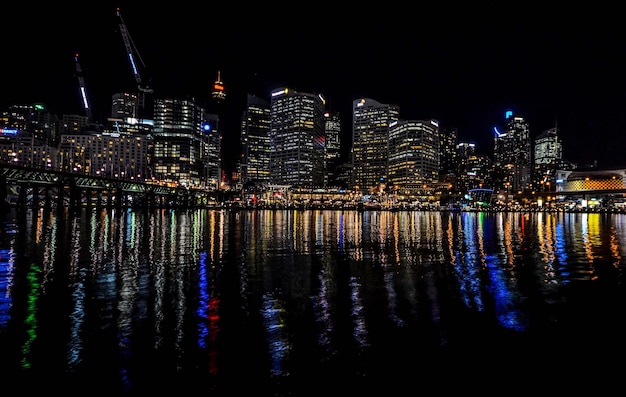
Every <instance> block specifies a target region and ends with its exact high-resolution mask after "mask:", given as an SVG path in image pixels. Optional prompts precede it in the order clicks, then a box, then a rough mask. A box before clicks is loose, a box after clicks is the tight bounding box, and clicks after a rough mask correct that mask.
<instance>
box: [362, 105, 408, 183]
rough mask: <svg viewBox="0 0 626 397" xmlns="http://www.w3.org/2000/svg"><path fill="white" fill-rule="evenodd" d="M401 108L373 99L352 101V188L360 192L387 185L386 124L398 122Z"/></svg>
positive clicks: (387, 137) (387, 149) (387, 136)
mask: <svg viewBox="0 0 626 397" xmlns="http://www.w3.org/2000/svg"><path fill="white" fill-rule="evenodd" d="M399 114H400V108H399V107H398V106H396V105H388V104H383V103H380V102H377V101H375V100H373V99H368V98H362V99H357V100H354V101H353V102H352V188H353V189H355V190H358V191H361V192H369V191H373V190H375V189H378V188H379V186H380V185H381V184H386V181H387V176H388V175H387V174H388V153H389V126H390V125H391V123H393V122H395V121H398V118H399Z"/></svg>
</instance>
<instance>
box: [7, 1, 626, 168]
mask: <svg viewBox="0 0 626 397" xmlns="http://www.w3.org/2000/svg"><path fill="white" fill-rule="evenodd" d="M116 6H119V7H120V9H121V12H122V14H123V16H124V20H125V22H126V24H127V26H128V30H129V32H130V34H131V36H132V38H133V40H134V42H135V44H136V46H137V48H138V50H139V52H140V54H141V56H142V58H143V59H144V60H145V62H146V64H147V67H148V70H149V72H150V76H151V77H152V80H153V87H154V89H155V95H156V96H159V97H193V98H195V99H196V100H197V101H198V102H200V103H201V102H203V101H205V100H206V101H208V100H209V98H210V89H211V84H212V83H213V81H214V80H215V79H216V77H217V73H218V72H220V74H221V79H222V81H223V82H224V84H225V87H226V92H227V98H226V100H225V101H224V103H223V106H222V107H221V108H220V109H219V114H220V123H221V132H222V133H223V135H224V142H225V147H236V146H238V139H239V134H240V131H239V119H240V117H241V115H242V112H243V110H244V108H245V98H246V94H247V93H252V94H254V95H257V96H260V97H265V98H269V95H270V92H271V90H273V89H275V88H277V87H280V86H287V87H290V88H292V89H295V90H297V91H301V92H312V93H321V94H323V95H324V96H325V97H326V98H327V99H328V101H329V110H330V111H336V112H339V113H340V114H341V122H342V145H350V142H349V139H350V135H351V122H352V120H351V113H350V110H351V105H352V101H353V100H355V99H358V98H371V99H374V100H377V101H379V102H383V103H390V104H397V105H398V106H399V107H400V117H401V118H402V119H437V120H438V121H439V122H440V125H441V126H442V127H443V128H445V129H451V128H456V129H457V131H458V134H459V139H460V140H462V141H469V142H474V143H476V144H477V145H478V148H479V151H480V152H481V153H485V154H491V153H492V149H493V147H492V146H493V127H495V126H498V127H502V126H503V125H504V112H505V110H507V109H512V110H513V111H514V112H515V113H516V114H519V115H521V116H523V117H524V118H526V119H527V120H528V122H529V125H530V129H531V134H532V137H533V139H534V137H536V136H537V135H539V134H541V133H542V132H544V131H545V130H548V129H550V128H553V127H555V126H556V127H558V130H559V136H561V137H562V139H563V144H564V153H563V157H564V158H566V159H569V160H572V161H574V162H576V163H578V164H581V165H583V164H590V163H592V162H594V161H598V165H599V166H601V167H620V166H623V165H624V163H625V162H624V161H623V160H622V159H623V155H622V154H621V147H623V145H624V144H625V143H626V142H625V140H626V138H625V137H624V134H623V132H624V131H626V128H625V126H626V112H625V111H624V110H623V108H624V107H625V106H624V105H625V101H624V98H623V97H624V95H623V93H624V92H626V90H625V89H624V78H623V77H622V72H621V70H623V69H624V66H625V64H626V62H625V59H624V56H623V55H622V52H621V51H619V50H620V48H622V47H623V46H624V45H623V44H622V43H621V42H620V39H619V38H620V37H621V36H620V35H619V34H618V31H617V28H615V30H616V31H612V29H613V28H611V27H609V26H608V25H609V24H607V26H603V27H601V28H599V29H595V30H594V31H591V30H590V31H585V30H584V29H581V28H580V26H577V27H576V29H574V26H573V25H575V24H574V23H572V26H565V25H564V24H563V23H562V21H558V23H555V24H552V25H550V24H541V26H540V27H539V28H538V27H537V26H536V24H535V23H531V20H527V21H526V23H525V24H524V23H523V22H524V21H523V19H522V18H521V17H519V18H517V17H516V18H509V19H507V20H503V19H497V18H496V19H494V20H483V19H484V17H477V18H478V19H474V20H472V23H468V22H465V23H457V22H458V20H456V19H446V17H445V16H444V15H438V19H437V21H438V22H439V24H435V23H433V22H424V23H422V24H420V25H419V26H413V25H411V26H409V25H410V24H409V25H407V24H406V21H396V22H397V23H396V25H392V24H386V23H382V22H381V23H380V24H379V25H377V26H376V27H372V28H371V29H362V28H361V29H357V25H358V24H356V23H355V22H356V21H354V20H348V21H347V22H345V23H343V24H341V23H339V22H340V21H337V20H336V19H337V18H338V17H339V15H330V16H329V17H328V18H329V19H326V20H327V21H328V22H329V24H330V25H332V26H335V25H336V26H337V27H332V26H331V28H325V27H324V26H319V29H317V30H316V29H312V28H311V27H310V26H309V25H308V24H309V23H310V21H309V20H308V19H306V18H305V19H301V20H298V23H295V22H293V23H291V24H290V23H285V26H284V27H283V28H282V29H285V32H286V33H285V34H282V35H281V34H279V32H280V29H281V28H280V27H277V26H275V24H274V23H272V22H271V21H275V20H276V19H275V18H270V19H267V22H263V20H262V18H261V17H263V16H267V17H270V16H271V12H269V11H270V10H264V11H265V12H261V13H260V14H259V20H256V21H254V22H245V21H243V20H239V21H237V22H233V21H235V18H234V16H233V15H231V14H229V13H228V12H226V11H223V10H219V9H215V10H214V11H215V12H213V13H211V15H214V16H213V17H211V15H200V14H199V13H197V12H195V13H194V10H193V9H191V10H189V9H187V10H185V9H184V7H162V8H158V7H157V8H152V9H149V10H146V9H139V7H138V6H137V5H133V4H130V3H129V4H124V3H123V2H122V3H121V4H115V5H114V4H98V5H93V6H89V7H87V6H85V7H83V8H80V9H71V10H70V9H63V7H56V6H45V5H44V6H42V7H38V8H36V9H33V10H26V9H25V7H23V6H19V5H12V6H11V7H17V8H23V9H21V10H17V11H16V12H14V13H13V15H14V18H12V19H11V20H10V21H9V25H8V28H7V31H8V32H9V40H8V41H9V42H10V43H11V46H10V47H9V48H11V49H13V50H14V51H15V57H14V61H13V62H5V67H6V68H5V73H4V77H5V81H7V83H6V86H5V89H4V95H2V96H1V99H0V100H1V102H0V105H1V106H2V108H7V107H8V106H10V105H13V104H21V103H33V102H43V103H45V104H46V105H47V106H48V108H49V109H50V111H51V112H52V113H55V114H58V115H62V114H81V112H82V109H81V104H80V99H79V96H78V82H77V80H76V76H75V70H74V59H73V56H74V54H75V53H80V55H81V65H82V69H83V74H84V79H85V82H86V85H87V94H88V96H89V99H90V102H91V104H92V108H93V110H94V117H95V118H96V119H98V120H100V121H102V120H105V119H106V117H108V115H109V114H108V113H109V112H110V100H111V96H112V95H113V94H114V93H115V92H121V91H133V90H134V89H135V88H136V84H135V83H134V81H133V77H132V74H131V71H130V67H129V63H128V60H127V59H125V51H124V45H123V42H122V37H121V35H120V32H119V30H118V26H117V24H116V16H115V8H116ZM72 11H73V12H74V13H72ZM326 11H327V12H330V11H328V10H326ZM314 14H315V13H314ZM331 14H332V12H331ZM76 15H78V16H76ZM312 17H313V16H307V18H311V19H312ZM369 17H371V15H370V16H369ZM188 18H191V19H188ZM366 18H367V17H366ZM381 18H382V15H381ZM183 19H184V20H185V21H186V22H185V23H184V24H181V23H179V22H180V21H182V20H183ZM243 19H245V18H243ZM339 19H340V18H339ZM383 19H384V18H383ZM532 21H534V20H532ZM330 22H333V23H334V22H337V23H336V24H333V23H330ZM446 22H450V23H446ZM229 23H230V24H231V25H229ZM507 23H510V24H511V26H508V25H507ZM316 26H317V25H316ZM399 26H402V27H399ZM306 27H308V28H306ZM277 29H278V30H277ZM33 30H34V31H35V32H37V33H39V34H37V35H35V37H37V38H40V39H39V40H33V39H32V38H31V37H32V35H27V34H25V33H24V32H28V31H33ZM266 30H267V34H261V33H263V32H265V31H266ZM312 30H314V32H312ZM26 66H28V67H26ZM599 137H600V138H601V139H598V138H599ZM346 140H348V142H346ZM234 144H237V145H234ZM344 150H345V148H344ZM225 160H227V161H229V162H231V164H230V166H232V159H225Z"/></svg>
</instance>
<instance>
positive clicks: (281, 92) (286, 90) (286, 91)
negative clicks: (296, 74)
mask: <svg viewBox="0 0 626 397" xmlns="http://www.w3.org/2000/svg"><path fill="white" fill-rule="evenodd" d="M288 93H289V89H288V88H285V89H282V90H279V91H274V92H272V96H273V97H275V96H278V95H286V94H288Z"/></svg>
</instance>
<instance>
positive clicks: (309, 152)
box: [270, 88, 326, 186]
mask: <svg viewBox="0 0 626 397" xmlns="http://www.w3.org/2000/svg"><path fill="white" fill-rule="evenodd" d="M325 105H326V101H325V99H324V98H323V97H322V96H321V95H316V94H311V93H302V92H297V91H294V90H290V89H289V88H279V89H276V90H274V91H273V92H272V97H271V101H270V116H271V128H270V181H271V183H273V184H277V185H292V186H322V185H323V184H324V111H325V109H324V107H325Z"/></svg>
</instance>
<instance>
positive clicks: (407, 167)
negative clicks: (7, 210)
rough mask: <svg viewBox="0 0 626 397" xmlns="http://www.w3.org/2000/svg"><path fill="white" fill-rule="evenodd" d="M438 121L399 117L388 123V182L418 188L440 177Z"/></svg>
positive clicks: (414, 189) (407, 189)
mask: <svg viewBox="0 0 626 397" xmlns="http://www.w3.org/2000/svg"><path fill="white" fill-rule="evenodd" d="M439 143H440V142H439V122H438V121H437V120H398V121H394V122H392V123H391V124H390V125H389V155H388V156H389V157H388V175H387V181H388V182H387V183H388V185H389V186H393V187H394V189H396V190H397V189H403V190H404V191H405V192H407V191H412V192H418V191H421V190H422V189H423V186H424V185H425V184H430V183H435V182H438V181H439Z"/></svg>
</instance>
